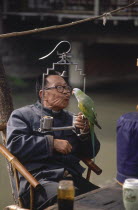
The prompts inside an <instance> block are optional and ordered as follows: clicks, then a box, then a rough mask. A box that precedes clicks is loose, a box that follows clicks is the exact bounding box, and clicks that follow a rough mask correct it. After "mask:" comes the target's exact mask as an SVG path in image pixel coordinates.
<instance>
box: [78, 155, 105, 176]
mask: <svg viewBox="0 0 138 210" xmlns="http://www.w3.org/2000/svg"><path fill="white" fill-rule="evenodd" d="M80 159H81V160H82V161H83V162H84V163H85V164H86V165H87V166H88V168H89V169H91V170H92V171H93V172H95V173H96V174H97V175H100V174H101V173H102V169H101V168H99V167H98V166H97V165H96V164H95V163H94V162H93V161H92V160H91V159H90V158H85V157H80Z"/></svg>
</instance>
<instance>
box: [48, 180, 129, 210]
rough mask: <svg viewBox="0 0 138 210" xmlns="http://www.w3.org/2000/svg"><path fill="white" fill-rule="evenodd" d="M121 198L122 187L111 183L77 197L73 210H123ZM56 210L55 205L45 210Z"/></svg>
mask: <svg viewBox="0 0 138 210" xmlns="http://www.w3.org/2000/svg"><path fill="white" fill-rule="evenodd" d="M122 198H123V197H122V186H120V185H119V184H118V183H113V184H111V185H109V186H107V187H103V188H100V189H97V190H94V191H91V192H88V193H85V194H83V195H80V196H77V197H76V198H75V201H74V210H103V209H108V210H109V209H112V210H125V208H124V206H123V199H122ZM57 209H58V207H57V204H55V205H53V206H51V207H48V208H47V209H46V210H57Z"/></svg>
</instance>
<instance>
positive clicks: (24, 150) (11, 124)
mask: <svg viewBox="0 0 138 210" xmlns="http://www.w3.org/2000/svg"><path fill="white" fill-rule="evenodd" d="M7 148H8V149H9V151H10V152H11V153H12V154H13V155H15V156H16V157H17V158H18V159H19V160H20V161H21V162H26V161H27V160H28V159H29V160H32V161H33V160H35V159H36V160H38V158H39V157H40V158H41V159H42V158H44V159H45V158H47V157H49V156H52V153H53V136H51V135H42V134H39V133H38V134H37V135H34V134H33V132H32V128H31V126H30V123H29V121H28V120H27V119H26V118H25V117H24V116H23V114H22V113H21V112H20V111H19V110H15V111H13V113H12V114H11V116H10V118H9V121H8V124H7Z"/></svg>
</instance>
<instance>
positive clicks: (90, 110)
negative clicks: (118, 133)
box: [73, 88, 101, 157]
mask: <svg viewBox="0 0 138 210" xmlns="http://www.w3.org/2000/svg"><path fill="white" fill-rule="evenodd" d="M73 92H74V95H75V97H76V99H77V100H78V107H79V109H80V110H81V112H82V113H83V115H84V116H85V117H86V118H87V119H88V121H89V124H90V133H91V138H92V146H93V157H95V139H94V125H96V126H97V127H98V128H100V129H101V127H100V125H99V124H98V121H97V119H96V117H97V113H96V111H95V107H94V102H93V100H92V99H91V98H90V97H89V96H88V95H86V94H85V93H84V92H83V91H81V90H80V89H78V88H74V89H73Z"/></svg>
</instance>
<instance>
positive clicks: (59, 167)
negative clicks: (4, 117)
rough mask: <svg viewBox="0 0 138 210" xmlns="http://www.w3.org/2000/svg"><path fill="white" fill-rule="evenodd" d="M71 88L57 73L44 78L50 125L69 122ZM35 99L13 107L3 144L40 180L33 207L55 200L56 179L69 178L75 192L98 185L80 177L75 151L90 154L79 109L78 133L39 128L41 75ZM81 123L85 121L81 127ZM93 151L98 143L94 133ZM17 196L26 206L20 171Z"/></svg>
mask: <svg viewBox="0 0 138 210" xmlns="http://www.w3.org/2000/svg"><path fill="white" fill-rule="evenodd" d="M71 92H72V89H71V87H70V86H69V85H68V84H67V82H66V81H65V80H64V79H63V78H62V77H61V76H59V75H48V76H47V77H46V78H45V88H44V98H43V99H44V100H43V101H44V102H43V103H44V108H43V115H44V116H45V115H48V116H53V118H54V127H60V126H62V127H63V126H71V125H72V113H70V112H68V111H66V110H63V109H64V108H66V107H67V105H68V103H69V100H70V96H71ZM37 94H38V99H39V100H38V101H37V102H36V104H34V105H29V106H25V107H23V108H20V109H17V110H15V111H13V113H12V114H11V116H10V119H9V121H8V124H7V138H8V141H7V148H8V149H9V150H10V152H11V153H12V154H14V155H15V156H16V157H17V158H18V159H19V160H20V161H21V162H22V164H23V165H24V166H25V167H26V168H27V169H28V170H29V171H30V173H31V174H32V175H33V176H34V177H35V178H36V179H37V180H38V181H39V182H40V184H41V186H42V189H41V191H36V192H35V208H36V209H39V210H40V209H44V208H46V207H48V206H50V205H52V204H54V203H55V202H56V199H57V186H58V182H59V181H60V180H63V179H71V180H73V182H74V185H75V188H76V195H79V194H82V193H86V192H88V191H91V190H94V189H96V188H98V187H97V186H95V185H93V184H92V183H90V182H88V181H87V180H86V179H84V178H83V177H82V173H83V172H84V168H83V167H82V166H81V165H80V164H79V161H80V160H79V158H78V157H79V155H83V156H86V157H91V158H93V154H92V151H93V149H92V143H91V137H90V134H89V125H88V121H87V120H86V119H83V118H82V115H81V113H79V114H78V117H77V119H76V123H75V124H76V127H77V128H79V129H81V135H80V136H79V137H78V136H77V134H76V133H75V132H73V131H72V130H64V131H63V130H62V131H54V132H53V131H47V132H46V133H41V132H39V128H40V118H41V102H40V101H41V97H42V78H39V80H38V81H37ZM84 124H85V125H86V126H85V127H84ZM95 140H96V141H95V153H96V154H97V153H98V151H99V148H100V143H99V141H98V140H97V138H96V136H95ZM20 196H21V198H22V202H23V205H24V208H29V184H28V183H27V181H26V180H25V179H24V178H23V177H22V176H21V175H20Z"/></svg>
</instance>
